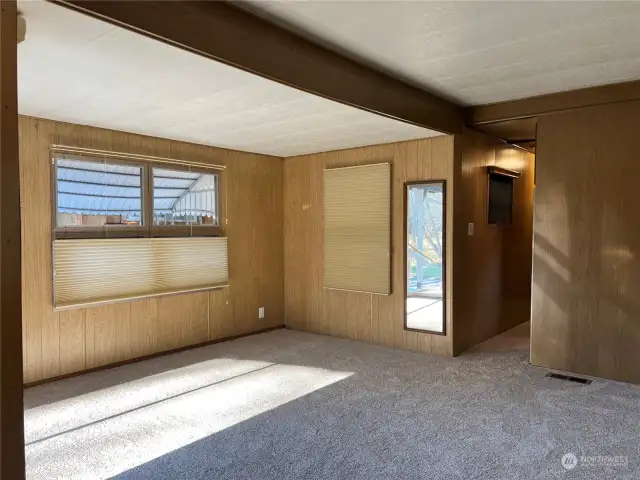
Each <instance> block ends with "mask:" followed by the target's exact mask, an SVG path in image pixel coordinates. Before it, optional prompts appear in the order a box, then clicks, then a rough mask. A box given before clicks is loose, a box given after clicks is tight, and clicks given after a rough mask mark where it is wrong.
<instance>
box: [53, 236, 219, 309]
mask: <svg viewBox="0 0 640 480" xmlns="http://www.w3.org/2000/svg"><path fill="white" fill-rule="evenodd" d="M53 249H54V305H55V306H56V307H67V306H75V305H86V304H92V303H101V302H108V301H114V300H123V299H127V298H138V297H145V296H153V295H162V294H165V293H179V292H187V291H193V290H200V289H206V288H210V287H215V286H221V285H226V284H227V282H228V267H227V239H226V238H222V237H181V238H122V239H91V240H56V241H55V242H54V246H53Z"/></svg>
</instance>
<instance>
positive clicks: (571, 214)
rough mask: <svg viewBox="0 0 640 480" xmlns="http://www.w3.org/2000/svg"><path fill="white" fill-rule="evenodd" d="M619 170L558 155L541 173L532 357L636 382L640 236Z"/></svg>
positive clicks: (552, 364)
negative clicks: (626, 207) (568, 161)
mask: <svg viewBox="0 0 640 480" xmlns="http://www.w3.org/2000/svg"><path fill="white" fill-rule="evenodd" d="M575 148H577V149H579V148H580V147H579V146H577V147H575ZM580 153H581V152H576V153H575V156H576V158H582V157H581V155H580ZM584 158H588V155H587V154H586V152H585V155H584ZM592 160H593V159H592ZM565 169H567V170H565ZM613 170H615V169H607V170H606V174H603V175H604V176H598V175H596V174H595V173H594V172H596V171H597V169H595V167H594V166H593V165H591V166H589V168H586V167H584V166H576V165H573V166H572V165H564V164H563V163H562V162H559V163H558V164H557V165H547V166H546V167H545V168H544V169H541V171H540V172H539V174H538V178H539V180H538V186H537V192H536V210H537V213H536V225H535V230H536V231H535V233H534V244H535V248H534V267H533V272H534V275H533V289H534V295H533V311H532V316H533V322H532V362H533V363H534V364H536V365H541V366H545V367H550V368H558V369H561V370H568V371H573V372H576V373H582V374H587V375H593V376H603V377H606V378H615V379H620V380H623V381H632V382H633V381H637V379H638V377H637V373H635V370H636V369H637V363H636V364H635V365H634V362H629V361H627V360H628V359H631V358H633V357H634V356H635V357H637V345H634V344H633V343H634V339H638V338H640V322H638V320H637V319H639V318H640V297H638V295H637V294H636V293H637V292H638V289H637V285H638V284H640V283H639V282H640V273H639V272H638V269H637V262H638V259H637V258H636V253H635V252H634V250H633V249H632V247H631V246H632V245H640V238H638V234H637V233H635V231H637V230H638V229H637V228H635V226H633V225H632V224H631V223H630V222H629V220H630V219H629V218H628V217H627V218H625V217H624V216H623V215H622V213H623V203H624V201H625V200H624V198H625V192H624V191H623V190H619V189H621V188H622V186H623V185H624V184H625V182H624V180H623V178H622V177H621V176H622V175H623V173H622V172H623V170H624V169H620V172H614V171H613Z"/></svg>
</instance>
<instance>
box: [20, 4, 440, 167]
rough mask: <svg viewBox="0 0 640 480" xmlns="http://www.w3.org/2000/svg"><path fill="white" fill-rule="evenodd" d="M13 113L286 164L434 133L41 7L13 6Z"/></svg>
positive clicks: (82, 17) (58, 9) (70, 13)
mask: <svg viewBox="0 0 640 480" xmlns="http://www.w3.org/2000/svg"><path fill="white" fill-rule="evenodd" d="M19 9H20V10H21V11H22V12H23V14H24V16H25V18H26V20H27V37H26V40H25V41H24V42H23V43H21V44H20V45H19V47H18V68H19V71H18V76H19V78H18V87H19V111H20V113H21V114H23V115H31V116H35V117H43V118H49V119H54V120H62V121H66V122H72V123H80V124H84V125H92V126H97V127H104V128H111V129H115V130H123V131H127V132H133V133H140V134H146V135H153V136H158V137H163V138H169V139H176V140H184V141H189V142H195V143H201V144H206V145H214V146H219V147H226V148H232V149H237V150H244V151H249V152H258V153H265V154H271V155H277V156H291V155H298V154H305V153H314V152H322V151H328V150H336V149H341V148H349V147H356V146H362V145H372V144H379V143H387V142H396V141H401V140H409V139H414V138H425V137H429V136H434V135H439V133H437V132H434V131H431V130H427V129H423V128H420V127H415V126H412V125H408V124H405V123H402V122H398V121H395V120H391V119H388V118H384V117H381V116H378V115H374V114H372V113H368V112H364V111H361V110H358V109H355V108H352V107H348V106H344V105H341V104H339V103H336V102H332V101H330V100H326V99H323V98H320V97H316V96H314V95H310V94H308V93H304V92H301V91H298V90H295V89H293V88H289V87H286V86H283V85H280V84H278V83H275V82H272V81H270V80H265V79H263V78H261V77H257V76H255V75H252V74H249V73H246V72H243V71H240V70H237V69H235V68H232V67H229V66H226V65H223V64H220V63H217V62H214V61H212V60H209V59H206V58H203V57H200V56H197V55H194V54H191V53H188V52H185V51H183V50H180V49H178V48H175V47H171V46H168V45H165V44H163V43H161V42H158V41H155V40H152V39H149V38H146V37H144V36H142V35H138V34H136V33H132V32H129V31H127V30H124V29H122V28H119V27H114V26H112V25H110V24H107V23H104V22H102V21H99V20H96V19H94V18H91V17H88V16H85V15H82V14H79V13H76V12H73V11H70V10H67V9H65V8H63V7H60V6H57V5H54V4H51V3H47V2H42V1H34V2H31V1H30V2H20V3H19Z"/></svg>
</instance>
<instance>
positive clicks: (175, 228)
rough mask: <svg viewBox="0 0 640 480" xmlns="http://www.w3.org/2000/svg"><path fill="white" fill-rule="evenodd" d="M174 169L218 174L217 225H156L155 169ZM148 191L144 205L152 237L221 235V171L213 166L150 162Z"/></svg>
mask: <svg viewBox="0 0 640 480" xmlns="http://www.w3.org/2000/svg"><path fill="white" fill-rule="evenodd" d="M154 168H158V169H162V170H174V171H177V172H190V173H203V174H208V175H215V176H216V191H215V205H216V217H217V221H218V224H217V225H155V224H154V216H153V211H154V203H155V202H154V183H153V169H154ZM148 169H149V171H148V175H147V182H148V183H147V185H146V191H147V192H149V200H148V201H146V202H143V207H145V210H148V211H147V212H146V214H147V217H148V218H149V230H150V235H149V236H150V237H219V236H221V229H220V224H221V221H220V171H219V170H217V171H212V170H214V169H212V168H206V167H202V166H191V165H171V164H163V163H157V162H153V163H149V165H148Z"/></svg>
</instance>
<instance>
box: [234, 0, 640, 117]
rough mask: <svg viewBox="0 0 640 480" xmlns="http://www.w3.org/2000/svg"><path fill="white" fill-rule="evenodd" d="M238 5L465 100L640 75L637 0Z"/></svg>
mask: <svg viewBox="0 0 640 480" xmlns="http://www.w3.org/2000/svg"><path fill="white" fill-rule="evenodd" d="M243 5H244V7H245V8H248V9H249V10H252V11H254V12H256V13H259V14H261V15H263V16H265V17H268V18H270V19H272V20H276V21H278V22H280V23H281V24H283V25H286V26H289V27H290V28H291V29H293V30H297V31H301V32H307V33H308V34H309V35H311V36H312V37H313V38H316V39H317V40H319V41H321V43H324V44H326V45H328V46H331V47H333V48H335V49H337V50H339V51H342V52H344V53H348V54H349V55H351V56H353V57H354V58H358V59H361V60H364V61H365V62H367V63H369V64H371V65H374V66H377V67H378V68H379V69H381V70H384V71H387V72H389V73H392V74H394V75H396V76H398V77H400V78H403V79H405V80H409V81H410V82H412V83H415V84H417V85H419V86H422V87H423V88H427V89H429V90H431V91H434V92H437V93H440V94H442V95H444V96H446V97H448V98H450V99H453V100H455V101H457V102H459V103H462V104H465V105H480V104H485V103H491V102H498V101H504V100H512V99H516V98H522V97H529V96H533V95H540V94H545V93H552V92H559V91H564V90H572V89H576V88H582V87H587V86H593V85H602V84H607V83H615V82H621V81H627V80H636V79H639V78H640V2H638V1H635V2H634V1H630V2H625V1H608V2H572V1H565V2H521V1H512V2H486V1H468V2H456V1H448V2H433V1H412V2H404V1H342V2H340V1H319V0H316V1H291V0H278V1H276V2H274V1H264V0H258V1H256V0H253V1H251V2H250V3H249V4H246V3H243Z"/></svg>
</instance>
